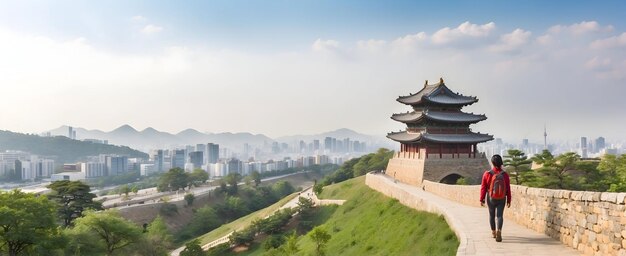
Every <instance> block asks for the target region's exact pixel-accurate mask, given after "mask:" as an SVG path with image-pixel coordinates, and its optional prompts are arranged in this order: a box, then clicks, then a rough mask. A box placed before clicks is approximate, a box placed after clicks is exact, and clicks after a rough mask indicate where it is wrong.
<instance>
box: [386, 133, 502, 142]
mask: <svg viewBox="0 0 626 256" xmlns="http://www.w3.org/2000/svg"><path fill="white" fill-rule="evenodd" d="M387 138H389V139H392V140H394V141H397V142H400V143H410V142H434V143H468V144H474V143H482V142H487V141H490V140H493V135H489V134H482V133H468V134H430V133H408V132H406V131H402V132H395V133H389V134H387Z"/></svg>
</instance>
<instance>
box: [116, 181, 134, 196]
mask: <svg viewBox="0 0 626 256" xmlns="http://www.w3.org/2000/svg"><path fill="white" fill-rule="evenodd" d="M131 191H132V190H131V188H130V187H129V186H128V184H124V185H121V186H119V187H117V192H118V193H120V195H121V194H124V195H126V196H127V197H128V194H129V193H130V192H131Z"/></svg>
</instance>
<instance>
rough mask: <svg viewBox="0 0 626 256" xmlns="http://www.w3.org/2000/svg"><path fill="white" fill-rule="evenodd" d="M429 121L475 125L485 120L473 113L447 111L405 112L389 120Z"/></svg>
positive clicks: (483, 116) (482, 116)
mask: <svg viewBox="0 0 626 256" xmlns="http://www.w3.org/2000/svg"><path fill="white" fill-rule="evenodd" d="M424 118H427V119H430V120H435V121H443V122H453V123H477V122H480V121H483V120H485V119H487V117H486V116H485V115H476V114H473V113H464V112H460V111H459V112H448V111H434V110H426V111H423V112H416V111H413V112H407V113H401V114H393V115H392V116H391V119H393V120H396V121H399V122H403V123H413V122H417V121H419V120H421V119H424Z"/></svg>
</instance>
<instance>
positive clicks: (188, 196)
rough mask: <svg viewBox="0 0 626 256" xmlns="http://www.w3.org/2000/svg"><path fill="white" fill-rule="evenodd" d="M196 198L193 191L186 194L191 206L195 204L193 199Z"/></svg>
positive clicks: (186, 199)
mask: <svg viewBox="0 0 626 256" xmlns="http://www.w3.org/2000/svg"><path fill="white" fill-rule="evenodd" d="M195 199H196V197H195V196H194V195H193V194H192V193H189V194H186V195H185V201H186V202H187V206H191V205H192V204H193V200H195Z"/></svg>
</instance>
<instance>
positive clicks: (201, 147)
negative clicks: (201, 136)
mask: <svg viewBox="0 0 626 256" xmlns="http://www.w3.org/2000/svg"><path fill="white" fill-rule="evenodd" d="M196 151H200V152H202V164H205V163H206V144H197V145H196Z"/></svg>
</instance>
